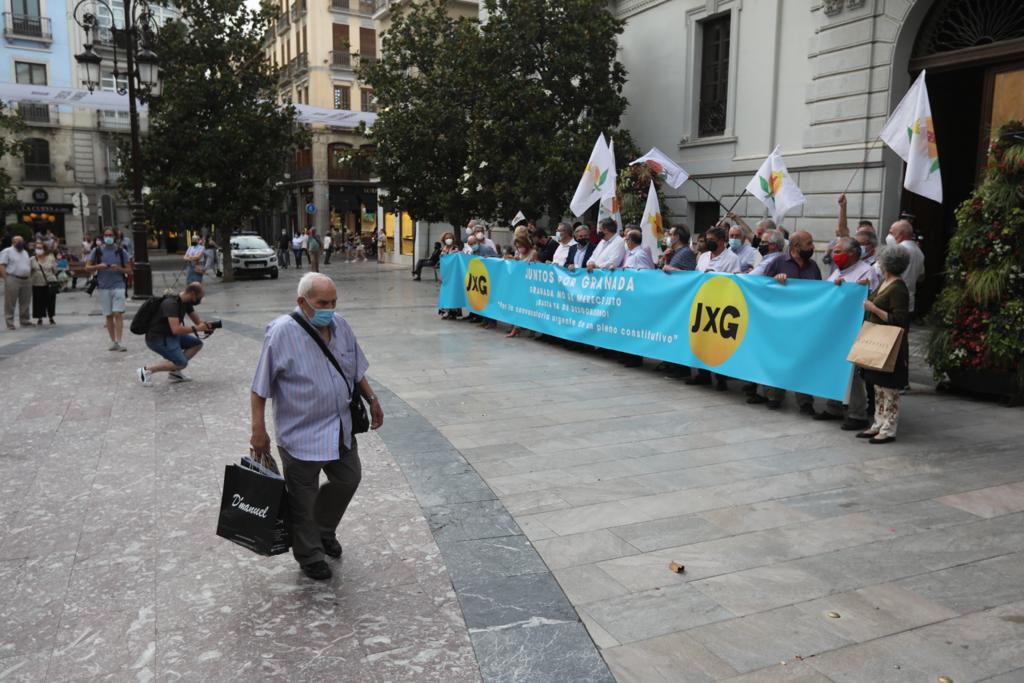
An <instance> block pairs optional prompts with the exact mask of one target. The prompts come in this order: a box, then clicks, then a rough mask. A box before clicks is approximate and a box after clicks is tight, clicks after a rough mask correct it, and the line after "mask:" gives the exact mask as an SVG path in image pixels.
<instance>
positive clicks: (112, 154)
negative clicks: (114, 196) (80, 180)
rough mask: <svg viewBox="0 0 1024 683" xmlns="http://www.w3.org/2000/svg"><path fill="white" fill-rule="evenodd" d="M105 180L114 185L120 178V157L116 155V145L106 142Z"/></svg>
mask: <svg viewBox="0 0 1024 683" xmlns="http://www.w3.org/2000/svg"><path fill="white" fill-rule="evenodd" d="M106 157H107V180H108V182H110V183H116V182H117V181H118V180H120V178H121V157H120V156H119V155H118V144H117V143H116V142H108V143H107V146H106Z"/></svg>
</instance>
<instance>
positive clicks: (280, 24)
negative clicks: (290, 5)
mask: <svg viewBox="0 0 1024 683" xmlns="http://www.w3.org/2000/svg"><path fill="white" fill-rule="evenodd" d="M290 25H291V23H290V22H289V21H288V13H287V12H283V13H282V14H281V16H279V17H278V18H277V33H278V35H280V34H282V33H284V32H285V31H287V30H288V27H289V26H290Z"/></svg>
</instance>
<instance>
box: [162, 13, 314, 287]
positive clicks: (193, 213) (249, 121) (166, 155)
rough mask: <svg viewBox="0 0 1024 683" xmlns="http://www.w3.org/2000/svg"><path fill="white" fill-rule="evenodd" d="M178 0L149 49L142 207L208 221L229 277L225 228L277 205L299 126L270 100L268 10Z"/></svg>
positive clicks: (199, 223) (190, 222)
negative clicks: (151, 69) (151, 71)
mask: <svg viewBox="0 0 1024 683" xmlns="http://www.w3.org/2000/svg"><path fill="white" fill-rule="evenodd" d="M177 5H178V7H179V9H180V10H181V20H180V21H175V22H171V23H168V24H167V25H165V26H164V27H162V28H161V29H160V32H159V34H158V36H157V43H156V47H155V49H154V51H155V52H156V53H157V54H158V56H159V58H160V64H161V71H162V74H163V76H164V88H163V95H162V96H161V97H160V98H159V99H156V100H154V101H152V102H150V121H149V133H148V135H146V136H145V137H144V138H143V164H142V165H143V169H144V177H145V183H146V184H147V185H148V186H149V187H150V188H151V192H150V195H149V207H150V210H151V212H152V213H151V215H152V216H153V217H154V219H155V220H156V221H157V222H158V223H159V224H162V225H168V226H173V227H176V228H179V229H185V228H192V229H197V228H201V227H215V228H216V234H217V236H218V241H219V242H220V244H221V248H222V249H223V250H224V256H225V258H224V270H225V279H230V278H231V270H230V268H231V259H230V258H229V256H230V242H229V236H230V233H231V232H232V231H233V230H236V229H238V228H240V227H242V226H244V225H245V224H246V222H247V221H248V220H249V219H250V218H251V217H252V216H254V215H256V214H257V213H259V212H261V211H265V210H270V209H273V208H275V207H276V206H278V205H279V203H280V201H281V199H282V196H283V192H282V191H281V189H280V185H279V184H278V182H279V180H280V179H281V176H282V174H283V171H284V160H285V159H286V158H287V156H288V155H289V154H290V153H291V152H292V151H293V150H294V149H295V147H296V146H299V145H302V144H304V142H305V140H306V134H305V132H304V131H303V130H302V129H301V128H300V127H299V126H298V125H297V124H296V122H295V108H294V107H292V106H290V105H289V106H285V107H282V106H280V105H279V104H278V103H277V74H276V69H274V67H273V66H271V65H269V64H267V62H266V59H265V55H264V53H263V49H262V47H261V38H262V36H263V35H264V32H265V31H266V30H268V29H269V27H270V25H271V22H272V21H273V18H274V17H273V13H272V11H271V10H270V9H269V8H264V9H261V10H253V9H249V8H248V7H247V6H246V5H245V4H243V3H239V2H237V0H179V1H178V2H177Z"/></svg>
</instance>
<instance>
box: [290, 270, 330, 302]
mask: <svg viewBox="0 0 1024 683" xmlns="http://www.w3.org/2000/svg"><path fill="white" fill-rule="evenodd" d="M297 293H298V296H299V298H300V299H305V300H306V301H312V299H314V298H320V297H327V296H329V297H330V299H332V300H334V299H337V298H338V290H337V288H336V287H335V286H334V280H332V279H331V278H329V277H327V276H326V275H324V274H323V273H306V274H305V275H303V276H302V279H301V280H299V287H298V291H297Z"/></svg>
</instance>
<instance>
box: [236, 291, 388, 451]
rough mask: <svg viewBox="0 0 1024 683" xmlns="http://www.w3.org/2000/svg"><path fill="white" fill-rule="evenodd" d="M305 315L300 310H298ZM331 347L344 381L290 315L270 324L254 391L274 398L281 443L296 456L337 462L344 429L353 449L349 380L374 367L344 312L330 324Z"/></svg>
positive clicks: (351, 380)
mask: <svg viewBox="0 0 1024 683" xmlns="http://www.w3.org/2000/svg"><path fill="white" fill-rule="evenodd" d="M295 310H296V311H298V312H299V313H300V314H301V313H302V311H301V309H299V308H296V309H295ZM330 327H331V341H330V342H328V343H327V348H328V349H330V351H331V353H333V354H334V357H335V358H336V359H337V360H338V363H339V364H340V365H341V369H342V370H344V371H345V377H346V378H347V379H348V381H345V380H343V379H342V378H341V376H340V375H339V374H338V371H337V370H335V369H334V366H333V365H332V364H331V362H330V361H329V360H327V358H326V357H325V356H324V354H323V352H322V351H321V350H320V347H319V346H317V343H316V342H315V341H313V340H312V339H311V338H310V336H309V333H308V332H306V331H305V330H304V329H302V328H301V327H300V326H299V324H298V323H297V322H295V321H294V320H293V319H292V318H291V316H288V315H282V316H281V317H279V318H277V319H276V320H274V321H272V322H271V323H270V324H269V325H267V335H266V337H264V338H263V349H262V350H261V351H260V357H259V360H257V361H256V373H255V375H254V376H253V378H252V391H253V393H255V394H256V395H257V396H262V397H263V398H269V399H272V400H273V406H274V428H275V433H276V435H277V443H278V445H279V446H281V447H283V448H284V449H285V450H286V451H288V454H289V455H291V456H292V457H293V458H295V459H297V460H315V461H325V460H337V459H338V458H339V457H340V456H339V452H338V451H339V449H338V443H339V436H340V434H339V429H340V430H342V432H341V434H344V443H345V448H351V447H352V417H351V415H350V414H349V402H350V401H351V398H352V396H351V393H350V389H349V382H355V383H358V382H359V381H360V380H361V379H362V378H363V376H364V375H365V374H366V369H367V368H368V367H369V366H370V364H369V362H367V360H366V356H364V355H363V350H362V349H361V348H359V343H358V342H357V341H356V335H355V333H354V332H352V328H351V327H349V324H348V323H347V322H345V319H344V318H342V317H341V316H340V315H337V314H335V316H334V320H333V321H332V322H331V325H330Z"/></svg>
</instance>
